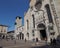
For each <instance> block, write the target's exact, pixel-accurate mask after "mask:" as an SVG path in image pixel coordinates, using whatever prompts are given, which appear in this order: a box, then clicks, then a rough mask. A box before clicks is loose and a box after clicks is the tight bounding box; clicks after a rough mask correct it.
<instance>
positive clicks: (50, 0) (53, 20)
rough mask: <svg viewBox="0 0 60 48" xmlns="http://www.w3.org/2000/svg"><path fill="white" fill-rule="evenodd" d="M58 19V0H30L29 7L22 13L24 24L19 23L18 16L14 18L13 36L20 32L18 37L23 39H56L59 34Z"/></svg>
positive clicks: (59, 13)
mask: <svg viewBox="0 0 60 48" xmlns="http://www.w3.org/2000/svg"><path fill="white" fill-rule="evenodd" d="M59 20H60V1H59V0H30V4H29V9H28V11H27V12H26V13H25V14H24V26H22V25H21V18H20V17H18V18H17V20H16V22H17V24H16V23H15V36H16V35H18V34H19V33H20V39H21V38H22V39H23V40H24V39H26V40H30V41H36V40H39V41H42V40H46V41H47V42H50V39H53V38H55V39H56V38H57V36H58V35H59V34H60V21H59ZM17 28H19V29H17ZM17 30H19V31H17Z"/></svg>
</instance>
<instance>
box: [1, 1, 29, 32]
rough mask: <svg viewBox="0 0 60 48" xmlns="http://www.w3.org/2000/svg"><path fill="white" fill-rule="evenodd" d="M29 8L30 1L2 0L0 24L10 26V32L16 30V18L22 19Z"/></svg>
mask: <svg viewBox="0 0 60 48" xmlns="http://www.w3.org/2000/svg"><path fill="white" fill-rule="evenodd" d="M28 8H29V0H0V24H2V25H8V26H9V29H8V30H9V31H11V30H14V27H15V26H14V23H15V19H16V16H20V17H22V19H23V21H22V24H23V22H24V12H25V11H27V10H28Z"/></svg>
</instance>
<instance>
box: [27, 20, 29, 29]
mask: <svg viewBox="0 0 60 48" xmlns="http://www.w3.org/2000/svg"><path fill="white" fill-rule="evenodd" d="M27 29H29V21H28V20H27Z"/></svg>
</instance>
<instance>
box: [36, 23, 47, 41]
mask: <svg viewBox="0 0 60 48" xmlns="http://www.w3.org/2000/svg"><path fill="white" fill-rule="evenodd" d="M37 28H38V31H39V33H40V34H39V35H40V38H41V40H47V35H46V27H45V25H44V24H42V23H41V24H38V26H37Z"/></svg>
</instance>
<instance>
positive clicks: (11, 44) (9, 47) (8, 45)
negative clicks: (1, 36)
mask: <svg viewBox="0 0 60 48" xmlns="http://www.w3.org/2000/svg"><path fill="white" fill-rule="evenodd" d="M0 46H2V47H3V48H60V42H57V45H54V46H53V45H46V42H45V41H41V42H39V43H38V45H37V43H35V42H30V41H27V42H25V41H22V40H16V42H15V40H9V41H7V40H0Z"/></svg>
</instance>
